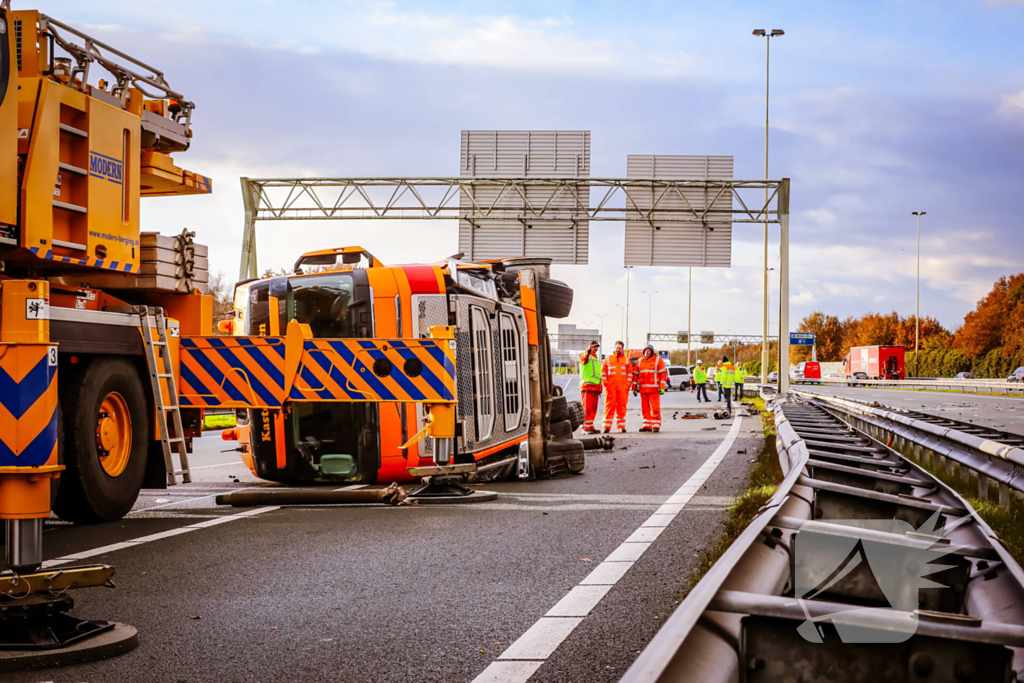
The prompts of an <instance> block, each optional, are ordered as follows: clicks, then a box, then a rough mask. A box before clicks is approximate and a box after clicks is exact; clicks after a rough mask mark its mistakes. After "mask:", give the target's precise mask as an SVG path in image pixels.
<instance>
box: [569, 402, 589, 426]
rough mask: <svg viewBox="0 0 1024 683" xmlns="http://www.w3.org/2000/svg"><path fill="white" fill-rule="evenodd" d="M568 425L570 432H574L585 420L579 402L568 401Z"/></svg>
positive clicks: (581, 405) (584, 414)
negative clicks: (570, 427)
mask: <svg viewBox="0 0 1024 683" xmlns="http://www.w3.org/2000/svg"><path fill="white" fill-rule="evenodd" d="M568 407H569V424H571V425H572V430H573V431H574V432H575V431H576V430H577V429H579V428H580V425H581V424H583V420H584V419H585V418H586V413H584V412H583V404H582V403H580V402H579V401H569V404H568Z"/></svg>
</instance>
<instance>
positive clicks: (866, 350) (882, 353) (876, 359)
mask: <svg viewBox="0 0 1024 683" xmlns="http://www.w3.org/2000/svg"><path fill="white" fill-rule="evenodd" d="M903 353H904V348H903V347H902V346H855V347H853V348H852V349H850V353H848V354H847V355H846V360H845V361H843V366H844V368H845V370H846V378H847V379H850V378H855V379H906V378H907V371H906V366H905V365H904V362H903ZM857 373H863V375H861V376H858V375H857ZM864 375H866V377H865V376H864Z"/></svg>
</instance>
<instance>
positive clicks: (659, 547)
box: [4, 378, 761, 683]
mask: <svg viewBox="0 0 1024 683" xmlns="http://www.w3.org/2000/svg"><path fill="white" fill-rule="evenodd" d="M575 382H576V379H575V378H570V379H569V382H568V384H569V386H568V387H567V391H566V393H567V395H569V396H572V395H573V392H574V390H575V389H574V387H575ZM560 383H565V380H564V379H563V380H561V381H560ZM664 404H665V410H664V421H665V424H664V427H663V432H662V433H661V434H649V435H648V434H638V433H636V429H637V428H638V427H639V426H640V416H639V410H638V408H639V400H638V399H631V406H630V407H631V410H630V412H629V415H628V421H627V425H628V428H629V429H630V434H628V435H625V436H622V437H618V438H617V440H616V444H615V449H614V450H612V451H588V455H587V467H586V471H585V472H584V473H583V474H582V475H577V476H573V477H570V478H566V479H556V480H545V481H534V482H503V483H500V484H488V485H486V486H485V487H484V488H486V489H490V490H495V491H498V492H499V497H498V499H497V500H495V501H494V502H490V503H478V504H474V505H451V506H447V505H446V506H418V505H410V506H400V507H372V506H365V507H352V506H347V507H340V506H326V507H292V508H249V509H245V508H219V507H217V506H216V505H215V502H214V498H213V496H215V495H216V494H217V493H219V492H224V491H230V490H237V489H239V488H245V487H250V486H264V485H267V484H261V483H260V482H259V481H258V480H256V479H255V478H254V477H252V476H251V475H250V474H249V473H248V472H247V471H246V470H245V468H244V467H243V466H242V465H241V464H240V463H239V462H238V461H237V457H236V456H237V454H235V453H221V452H219V451H221V450H224V449H228V448H230V447H231V446H232V445H233V444H231V443H228V442H223V441H220V440H219V439H218V438H217V437H216V436H212V437H206V438H204V439H201V440H197V442H196V453H195V454H194V456H193V458H192V462H193V466H194V468H195V469H194V471H195V473H196V481H194V482H193V483H191V484H189V485H179V486H177V487H174V488H172V489H170V490H167V491H146V492H145V494H144V495H143V496H142V497H141V498H140V500H139V503H138V504H137V506H136V508H135V510H134V511H133V512H132V513H131V514H130V515H129V516H128V517H126V518H125V519H123V520H121V521H119V522H114V523H110V524H103V525H96V526H87V527H74V526H71V525H66V524H62V523H60V522H57V521H53V522H50V523H48V524H47V528H46V532H45V534H44V539H45V540H44V542H45V552H46V557H47V558H48V559H50V561H51V566H73V565H74V564H87V563H96V562H102V563H109V564H112V565H114V566H115V567H116V568H117V575H116V577H115V582H116V583H117V588H116V589H107V588H92V589H85V590H80V591H75V592H74V593H73V596H74V598H75V601H76V608H75V614H76V616H79V617H82V618H92V619H108V620H112V621H120V622H124V623H128V624H131V625H133V626H135V627H137V628H138V629H139V633H140V637H141V645H140V646H139V648H137V649H136V650H134V651H133V652H130V653H127V654H125V655H122V656H119V657H116V658H113V659H109V660H105V661H101V662H94V663H89V664H82V665H78V666H73V667H66V668H57V669H48V670H45V671H38V672H24V673H18V674H9V675H7V676H5V677H4V680H5V681H12V682H19V681H21V682H33V683H35V682H37V681H44V680H45V681H67V682H80V681H89V682H90V683H99V682H102V681H143V680H145V681H304V682H305V681H311V680H332V681H446V682H448V681H466V682H469V681H474V680H480V681H526V680H530V681H616V680H618V678H619V677H620V676H621V675H622V673H623V672H624V671H625V670H626V668H628V667H629V665H630V664H631V663H632V661H633V660H634V658H635V657H636V655H637V654H638V652H639V651H640V650H641V649H643V647H644V646H645V645H646V644H647V642H648V641H649V640H650V639H651V638H652V637H653V636H654V634H655V633H656V632H657V630H658V628H659V627H660V626H661V625H662V623H663V622H664V621H665V619H667V618H668V616H669V615H670V614H671V612H672V610H673V609H674V608H675V606H676V605H677V604H678V601H679V599H680V597H681V590H682V589H683V587H684V586H685V584H686V580H687V576H688V575H689V573H690V572H691V570H693V568H694V566H695V565H696V564H697V563H698V562H700V561H701V552H702V550H703V549H704V548H706V546H707V545H708V544H709V543H710V541H711V540H712V539H713V538H715V537H716V536H717V534H718V533H719V530H720V523H721V522H722V521H723V520H724V518H725V515H726V510H725V509H726V507H727V506H728V505H729V504H730V501H731V500H732V499H733V497H734V496H735V494H736V493H737V492H738V491H739V490H741V489H742V488H744V486H745V482H746V476H747V473H748V471H749V468H750V467H751V464H750V463H751V461H752V460H753V459H754V458H755V457H756V453H757V450H758V449H759V448H760V445H761V428H760V420H759V419H758V418H757V417H756V416H755V417H746V418H743V419H742V421H741V422H740V424H739V425H738V426H735V427H734V426H733V425H734V421H733V420H728V421H717V422H716V421H713V420H710V419H704V420H683V419H673V416H674V415H675V416H679V417H681V414H682V413H684V412H686V411H692V410H696V409H697V408H698V406H697V404H696V403H695V401H694V397H693V396H692V395H690V394H688V393H686V394H682V393H675V392H670V393H669V394H667V395H666V396H665V400H664ZM670 497H672V500H671V501H670V500H669V498H670ZM666 501H668V502H667V503H666ZM545 615H548V616H545Z"/></svg>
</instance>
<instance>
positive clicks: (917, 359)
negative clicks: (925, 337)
mask: <svg viewBox="0 0 1024 683" xmlns="http://www.w3.org/2000/svg"><path fill="white" fill-rule="evenodd" d="M927 213H928V212H927V211H911V212H910V215H911V216H917V297H916V298H917V303H915V304H914V377H920V376H921V373H920V372H919V371H918V368H919V366H920V364H921V216H924V215H927Z"/></svg>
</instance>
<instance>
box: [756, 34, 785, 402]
mask: <svg viewBox="0 0 1024 683" xmlns="http://www.w3.org/2000/svg"><path fill="white" fill-rule="evenodd" d="M753 35H755V36H758V37H761V38H764V39H765V41H764V43H765V48H764V49H765V52H764V179H765V180H768V101H769V100H768V93H769V89H768V86H769V81H770V74H771V70H770V64H771V45H772V38H777V37H779V36H784V35H786V32H785V31H783V30H782V29H777V28H773V29H772V30H771V32H768V31H765V30H764V29H763V28H759V29H755V30H754V31H753ZM764 204H765V209H766V211H767V207H768V187H767V186H765V188H764ZM767 218H768V215H767V213H765V219H766V220H765V223H764V300H763V304H764V316H763V321H764V325H763V330H762V333H763V335H764V336H763V337H762V338H761V383H762V384H767V383H768V221H767Z"/></svg>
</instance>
